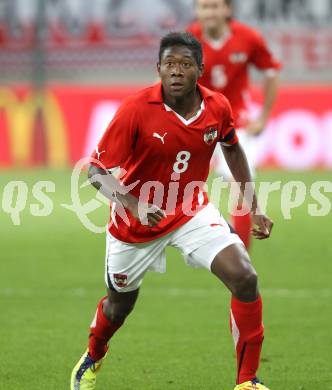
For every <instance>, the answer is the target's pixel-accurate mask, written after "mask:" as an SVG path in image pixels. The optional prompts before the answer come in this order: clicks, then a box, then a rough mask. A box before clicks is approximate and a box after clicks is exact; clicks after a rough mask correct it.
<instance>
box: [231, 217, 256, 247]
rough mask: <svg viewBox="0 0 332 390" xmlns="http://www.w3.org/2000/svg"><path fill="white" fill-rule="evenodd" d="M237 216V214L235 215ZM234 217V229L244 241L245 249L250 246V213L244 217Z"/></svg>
mask: <svg viewBox="0 0 332 390" xmlns="http://www.w3.org/2000/svg"><path fill="white" fill-rule="evenodd" d="M234 214H235V213H234ZM234 214H233V215H232V223H233V228H234V230H235V231H236V233H237V234H238V235H239V237H240V238H241V240H242V241H243V243H244V245H245V247H246V248H247V249H248V248H249V246H250V236H251V217H250V213H247V214H244V215H234Z"/></svg>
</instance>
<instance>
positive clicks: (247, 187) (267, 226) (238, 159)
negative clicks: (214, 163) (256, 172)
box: [222, 142, 273, 239]
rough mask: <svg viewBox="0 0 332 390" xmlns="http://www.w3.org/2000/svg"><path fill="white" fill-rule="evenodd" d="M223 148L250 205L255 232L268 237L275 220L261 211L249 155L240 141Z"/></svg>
mask: <svg viewBox="0 0 332 390" xmlns="http://www.w3.org/2000/svg"><path fill="white" fill-rule="evenodd" d="M222 150H223V153H224V156H225V159H226V161H227V164H228V166H229V169H230V171H231V172H232V175H233V177H234V179H235V181H236V182H237V183H239V185H240V189H241V193H242V194H243V197H244V199H245V201H246V203H247V205H248V207H250V211H251V216H252V222H253V225H254V229H253V234H254V236H255V237H256V238H258V239H264V238H268V237H269V236H270V233H271V229H272V226H273V222H272V221H271V220H270V219H269V218H268V217H267V216H265V215H264V214H262V213H261V211H260V209H259V206H258V203H257V197H256V193H255V189H254V185H253V182H252V178H251V175H250V170H249V165H248V162H247V157H246V155H245V153H244V151H243V149H242V146H241V145H240V143H239V142H237V143H235V144H234V145H228V146H225V145H222Z"/></svg>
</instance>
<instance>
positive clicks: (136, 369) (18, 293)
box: [0, 170, 332, 390]
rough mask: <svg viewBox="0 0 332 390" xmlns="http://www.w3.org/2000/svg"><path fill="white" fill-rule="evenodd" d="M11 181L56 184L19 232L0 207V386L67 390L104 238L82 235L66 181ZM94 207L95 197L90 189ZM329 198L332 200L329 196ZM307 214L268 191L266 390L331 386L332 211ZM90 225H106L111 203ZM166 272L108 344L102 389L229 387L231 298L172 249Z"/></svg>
mask: <svg viewBox="0 0 332 390" xmlns="http://www.w3.org/2000/svg"><path fill="white" fill-rule="evenodd" d="M11 180H24V181H26V182H27V183H28V185H29V196H28V201H27V204H28V205H30V204H31V203H36V200H35V199H33V197H32V195H31V188H32V185H33V184H34V183H35V182H36V181H37V180H53V181H54V182H55V186H56V192H55V193H50V194H49V196H50V198H51V199H52V201H53V203H54V210H53V212H52V214H51V215H50V216H48V217H32V216H31V213H30V210H29V207H28V208H27V209H26V210H25V211H24V212H22V214H21V225H20V226H13V224H12V223H11V219H10V216H9V215H8V214H6V213H5V212H4V211H3V210H2V209H1V205H0V232H1V238H0V242H1V262H0V309H1V311H0V322H1V326H0V350H1V364H0V389H1V390H66V389H67V390H68V389H69V377H70V372H71V369H72V367H73V365H74V364H75V363H76V361H77V359H78V358H79V357H80V355H81V354H82V352H83V351H84V349H85V347H86V342H87V335H88V327H89V324H90V322H91V320H92V317H93V315H94V311H95V307H96V303H97V300H98V299H99V298H100V297H101V296H102V294H103V293H104V241H105V238H104V236H103V235H102V234H92V233H91V232H89V231H88V230H86V229H85V228H84V227H83V226H82V225H81V223H80V222H79V221H78V219H77V217H76V216H75V215H74V214H73V213H72V212H70V211H68V210H66V209H64V208H62V207H60V204H61V203H70V195H69V188H70V172H69V171H52V170H39V171H36V170H33V171H24V172H23V171H2V172H1V175H0V191H1V192H0V194H1V196H2V194H3V189H4V186H5V185H6V184H7V183H8V182H9V181H11ZM258 180H269V181H274V180H281V181H282V182H283V183H285V182H286V181H288V180H302V181H303V182H304V183H305V184H306V185H307V186H308V187H309V186H310V184H311V183H312V182H314V181H316V180H331V172H309V173H303V174H300V173H284V172H280V171H265V172H263V173H260V175H259V178H258ZM83 192H84V196H86V199H88V198H89V197H91V196H94V194H93V189H84V191H83ZM327 196H328V197H329V199H330V201H332V194H331V193H330V194H327ZM310 202H312V198H311V196H310V193H308V194H307V198H306V202H305V204H304V205H303V206H301V207H299V208H297V209H296V210H294V211H293V213H292V216H293V218H292V219H291V220H285V219H284V218H283V217H282V214H281V211H280V193H278V192H275V193H272V194H271V197H270V202H269V207H268V214H269V215H270V216H271V217H272V218H273V219H274V221H275V227H274V231H273V235H272V237H271V239H270V240H266V241H264V242H263V241H261V242H255V243H254V245H253V248H252V251H251V257H252V261H253V263H254V265H255V267H256V269H257V270H258V273H259V277H260V286H261V291H262V295H263V298H264V308H265V316H264V322H265V328H266V339H265V343H264V348H263V354H262V364H261V369H260V376H261V377H262V379H263V380H264V381H265V382H266V384H268V385H269V387H270V388H271V390H281V389H282V390H313V389H314V390H328V389H332V363H331V362H332V358H331V356H332V332H331V329H332V306H331V301H332V281H331V280H332V276H331V275H332V245H331V241H332V218H331V217H332V212H330V213H329V215H328V216H325V217H310V216H309V215H308V213H307V206H308V203H310ZM93 218H94V219H95V220H96V221H98V223H99V224H102V223H104V222H105V223H106V221H107V218H108V211H107V208H106V206H105V207H102V208H101V209H99V210H97V211H96V212H95V213H94V215H93ZM167 267H168V270H167V273H166V274H164V275H160V274H154V273H149V274H147V276H146V278H145V281H144V283H143V286H142V289H141V294H140V298H139V300H138V303H137V306H136V309H135V310H134V312H133V314H132V315H131V316H130V318H129V319H128V320H127V322H126V325H125V326H124V327H123V329H122V330H121V331H120V332H119V333H118V334H117V335H116V336H115V337H114V339H113V340H112V342H111V348H110V356H109V357H108V358H107V361H106V362H105V365H104V367H103V370H102V371H101V372H100V374H99V377H98V385H97V389H99V390H108V389H109V390H112V389H117V390H166V389H170V390H171V389H173V390H217V389H220V390H227V389H233V386H234V376H235V358H234V351H233V342H232V339H231V337H230V334H229V325H228V310H229V300H230V296H229V293H228V292H227V291H226V289H225V287H223V286H222V284H221V283H220V282H218V280H217V279H215V278H214V277H213V276H212V275H210V274H209V273H208V272H206V271H204V270H195V269H191V268H189V267H187V266H186V265H185V264H184V262H183V260H182V259H181V257H180V255H179V253H178V252H177V251H175V250H172V249H169V250H168V263H167Z"/></svg>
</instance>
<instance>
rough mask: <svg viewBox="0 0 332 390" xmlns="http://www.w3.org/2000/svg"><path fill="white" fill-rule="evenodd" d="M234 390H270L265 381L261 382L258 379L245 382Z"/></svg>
mask: <svg viewBox="0 0 332 390" xmlns="http://www.w3.org/2000/svg"><path fill="white" fill-rule="evenodd" d="M234 390H269V389H268V388H267V387H266V386H264V385H263V383H261V382H259V380H258V379H253V380H252V381H248V382H243V383H240V384H239V385H236V386H235V387H234Z"/></svg>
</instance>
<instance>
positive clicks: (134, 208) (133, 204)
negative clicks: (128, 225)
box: [127, 195, 166, 227]
mask: <svg viewBox="0 0 332 390" xmlns="http://www.w3.org/2000/svg"><path fill="white" fill-rule="evenodd" d="M127 201H129V202H128V205H127V209H128V210H129V211H130V212H131V214H132V215H133V216H134V218H136V219H138V220H139V221H140V222H141V224H142V225H147V226H149V227H154V226H157V225H158V223H159V222H160V221H161V220H162V219H164V218H166V214H165V212H164V211H163V210H162V209H161V208H159V207H158V206H156V205H153V204H151V203H142V202H139V201H138V199H137V198H135V197H134V196H132V195H131V196H130V197H127Z"/></svg>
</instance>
